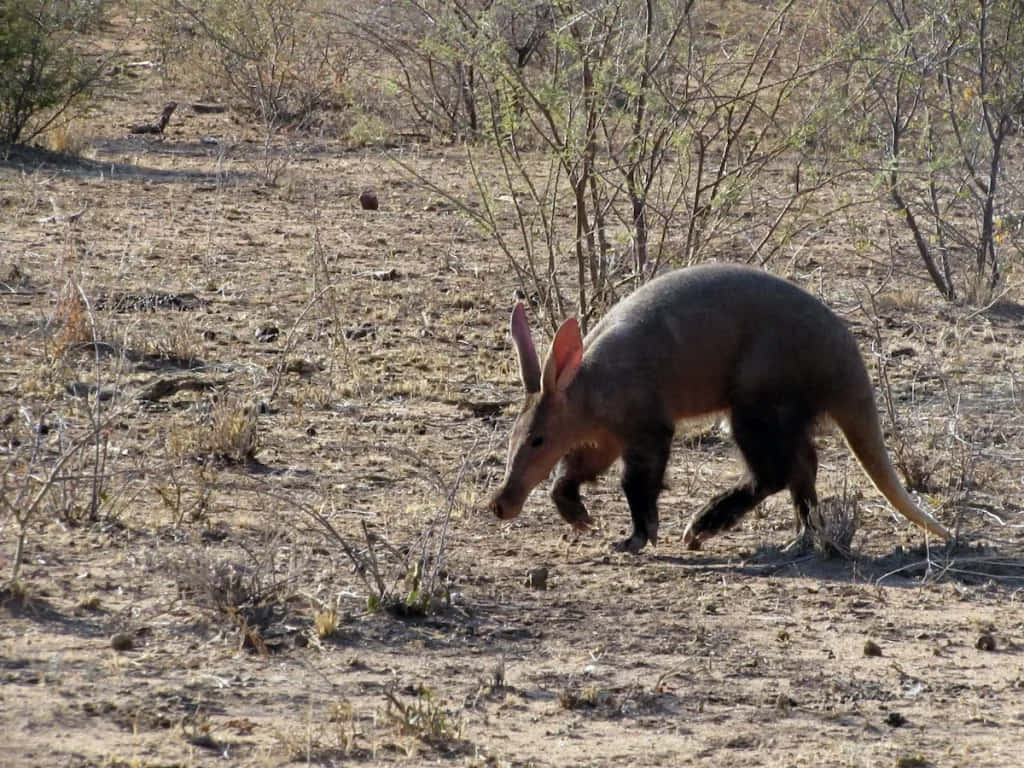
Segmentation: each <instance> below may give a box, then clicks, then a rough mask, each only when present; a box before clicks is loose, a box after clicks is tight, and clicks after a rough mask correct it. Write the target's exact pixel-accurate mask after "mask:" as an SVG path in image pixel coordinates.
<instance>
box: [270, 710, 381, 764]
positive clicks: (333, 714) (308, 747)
mask: <svg viewBox="0 0 1024 768" xmlns="http://www.w3.org/2000/svg"><path fill="white" fill-rule="evenodd" d="M319 714H320V713H317V712H315V711H314V709H313V708H312V707H310V710H309V713H308V717H307V722H306V728H305V730H303V729H301V728H290V729H287V730H281V731H279V732H278V733H277V739H278V741H279V742H280V744H281V745H282V746H283V747H284V750H285V753H286V754H287V756H288V758H289V760H290V761H294V762H303V761H304V762H305V763H306V764H307V765H310V764H318V765H330V764H333V763H334V762H336V761H337V760H339V759H344V758H350V759H351V758H355V759H366V758H369V757H371V756H372V754H373V751H372V750H371V749H370V748H368V747H366V746H364V745H363V742H364V740H365V739H366V734H365V733H364V731H363V729H362V727H361V725H360V722H359V717H358V715H357V713H356V710H355V707H354V706H353V705H352V702H351V701H349V700H348V699H340V700H338V701H332V702H330V704H328V705H327V708H326V713H325V714H326V717H321V716H318V715H319Z"/></svg>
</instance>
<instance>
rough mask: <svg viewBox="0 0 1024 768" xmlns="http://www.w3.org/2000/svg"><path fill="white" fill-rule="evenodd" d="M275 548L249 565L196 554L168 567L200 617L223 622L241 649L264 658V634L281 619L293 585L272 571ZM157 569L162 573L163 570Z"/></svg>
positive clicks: (250, 553)
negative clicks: (202, 614)
mask: <svg viewBox="0 0 1024 768" xmlns="http://www.w3.org/2000/svg"><path fill="white" fill-rule="evenodd" d="M275 549H276V548H275V547H274V546H273V542H271V543H269V544H268V545H267V546H266V547H264V550H263V551H262V552H254V551H247V552H246V554H247V555H248V558H249V559H248V561H243V560H239V559H235V558H228V557H214V556H212V555H210V554H209V553H207V552H202V551H201V552H196V553H192V554H190V555H188V556H186V557H185V559H183V560H181V561H178V562H176V563H173V564H172V565H171V569H172V574H173V578H174V581H175V583H176V584H177V587H178V592H179V593H180V594H181V595H182V596H184V597H187V598H188V599H190V600H191V601H192V602H193V603H194V604H195V605H197V606H199V607H200V608H201V609H203V610H204V611H206V612H208V613H210V614H212V615H214V616H216V617H220V618H226V619H228V620H229V621H230V623H231V624H232V625H233V626H234V627H235V628H236V629H237V630H238V632H239V645H240V647H243V648H246V649H248V650H251V651H256V652H258V653H261V654H264V655H265V654H266V653H267V652H268V648H267V643H266V641H265V639H264V635H265V632H266V630H267V629H268V628H269V627H270V626H271V625H272V624H274V623H275V622H278V621H280V619H281V618H282V617H283V616H284V613H285V609H284V606H283V605H282V603H283V601H284V598H285V594H286V591H287V590H288V589H289V586H290V584H291V579H289V578H288V577H287V575H281V574H279V573H277V572H276V570H275V568H274V552H275ZM161 567H166V565H165V564H161Z"/></svg>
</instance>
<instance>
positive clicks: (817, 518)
mask: <svg viewBox="0 0 1024 768" xmlns="http://www.w3.org/2000/svg"><path fill="white" fill-rule="evenodd" d="M860 500H861V496H860V494H859V493H849V492H848V491H847V489H846V488H845V486H844V488H843V493H842V494H841V495H840V496H837V497H833V498H829V499H822V501H821V503H820V504H818V505H817V506H816V507H812V508H811V519H810V521H809V525H808V530H807V533H808V534H809V535H810V537H811V542H812V543H813V545H814V549H815V550H816V551H817V552H819V553H820V554H821V555H822V556H823V557H826V558H829V557H841V558H844V559H849V558H851V557H853V549H852V546H851V545H852V543H853V536H854V534H855V533H856V532H857V527H858V526H859V525H860Z"/></svg>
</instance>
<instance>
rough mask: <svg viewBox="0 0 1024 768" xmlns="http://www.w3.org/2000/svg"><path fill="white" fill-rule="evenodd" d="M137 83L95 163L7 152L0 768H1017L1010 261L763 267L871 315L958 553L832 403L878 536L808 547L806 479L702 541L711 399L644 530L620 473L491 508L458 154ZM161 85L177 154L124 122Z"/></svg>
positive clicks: (69, 141)
mask: <svg viewBox="0 0 1024 768" xmlns="http://www.w3.org/2000/svg"><path fill="white" fill-rule="evenodd" d="M150 42H151V41H148V40H147V39H146V38H145V37H142V38H138V39H137V40H136V42H135V43H133V47H130V48H129V49H128V50H127V51H126V53H125V54H124V59H125V60H126V61H128V60H133V61H134V60H138V59H141V58H146V57H147V55H148V53H150V49H149V48H148V47H147V46H148V45H150ZM139 72H140V74H137V76H135V77H133V79H131V80H130V81H129V84H128V85H127V86H123V87H122V91H121V92H120V95H119V96H118V97H117V98H109V99H107V100H105V101H103V102H102V103H100V104H98V105H97V106H96V107H95V109H94V110H93V111H92V112H91V113H90V114H89V116H88V117H86V118H81V119H79V120H77V121H76V122H75V123H73V124H72V126H71V128H67V127H65V128H63V129H62V130H63V131H65V133H63V134H61V135H60V137H59V139H58V141H59V142H60V143H61V144H62V145H63V148H67V147H68V146H69V145H73V146H74V148H76V149H78V150H79V151H80V154H79V155H77V156H70V155H66V154H58V153H51V152H49V151H46V150H42V149H31V150H30V149H25V148H16V149H13V150H12V151H10V152H9V154H8V155H7V159H6V160H5V161H4V162H2V163H0V270H2V272H0V425H2V426H0V437H2V445H0V462H2V466H0V472H2V473H3V475H2V477H3V484H2V486H0V493H2V494H3V498H4V500H5V502H6V504H5V508H4V510H3V513H4V518H3V519H2V520H0V570H2V574H3V579H4V580H5V581H6V579H7V578H8V576H9V574H10V570H11V567H12V564H13V561H14V558H15V552H16V547H17V543H18V539H19V533H22V532H23V533H24V537H23V541H24V553H23V559H24V564H23V566H22V568H21V572H20V574H19V576H18V581H17V584H12V585H11V586H9V587H8V588H7V589H6V590H5V592H4V593H3V595H2V603H3V604H2V607H0V733H2V734H3V738H2V739H0V764H3V765H7V766H35V765H61V766H92V765H104V766H129V765H130V766H157V765H161V766H166V765H182V766H184V765H245V766H269V765H274V766H277V765H289V764H296V765H297V764H312V765H339V764H346V763H350V764H361V765H377V764H386V765H420V764H425V763H426V764H450V765H494V766H506V765H508V766H534V765H536V766H563V765H581V766H582V765H586V766H605V765H643V766H665V765H715V766H902V767H903V768H909V767H910V766H942V767H943V768H945V767H946V766H965V767H967V766H971V767H972V768H974V767H976V766H991V767H993V768H995V767H1004V766H1015V765H1019V764H1020V755H1021V754H1022V753H1024V695H1022V694H1024V608H1022V595H1024V591H1022V590H1021V588H1022V587H1024V502H1022V498H1024V496H1022V494H1024V415H1022V414H1024V410H1022V405H1021V400H1020V397H1021V394H1020V386H1021V380H1022V376H1021V372H1022V371H1024V343H1022V342H1024V305H1022V303H1021V302H1022V301H1024V297H1022V295H1021V291H1020V287H1019V285H1016V286H1015V285H1013V284H1012V283H1011V284H1010V285H1009V288H1008V291H1007V292H1006V293H1005V294H1004V295H1003V297H1002V299H1001V300H1000V302H999V303H998V304H996V305H994V306H991V307H987V308H983V309H978V308H971V307H959V306H954V305H950V304H948V303H944V302H943V301H941V300H940V299H939V298H938V296H937V294H936V292H935V289H934V287H933V286H931V284H930V283H929V282H928V280H927V278H926V276H925V275H923V272H922V268H921V267H920V265H919V263H918V260H917V257H916V254H915V252H914V251H913V250H912V247H911V246H909V245H908V244H907V243H905V242H904V243H899V244H897V246H895V247H894V248H893V249H892V258H891V259H889V260H880V259H877V258H866V257H865V256H864V255H863V254H862V253H861V252H860V251H859V249H858V247H857V246H856V244H854V243H853V242H851V237H850V234H849V231H848V230H846V229H844V224H845V219H840V218H839V217H836V219H835V220H834V221H833V222H832V226H821V227H820V229H819V230H818V233H817V235H816V236H815V237H814V238H813V239H811V240H809V241H808V242H804V243H801V245H800V247H794V249H793V250H792V252H789V253H786V255H785V256H779V257H778V258H776V259H775V260H774V261H773V262H772V263H771V264H770V265H769V266H770V267H771V268H772V269H773V270H774V271H776V272H778V273H781V274H785V275H786V276H787V277H789V278H790V279H793V280H794V281H796V282H797V283H799V284H801V285H803V286H805V287H806V288H808V289H809V290H811V291H812V292H814V293H815V294H816V295H819V296H821V297H822V298H823V300H825V301H826V302H827V303H829V304H830V305H831V306H833V307H834V308H836V309H837V310H838V311H839V312H840V313H841V314H842V315H843V316H844V317H845V318H846V319H847V320H848V322H849V323H850V325H851V327H852V328H853V330H854V332H855V334H856V335H857V337H858V339H859V341H860V342H861V346H862V349H863V351H864V353H865V357H866V358H867V359H868V361H869V366H870V367H871V369H872V371H873V372H874V374H875V375H876V378H877V380H878V382H879V385H880V386H879V408H880V410H882V411H883V413H884V414H889V415H887V416H886V421H887V430H888V434H887V437H888V442H889V445H890V448H891V450H892V452H893V454H894V458H895V459H896V461H897V463H898V464H899V465H900V468H901V470H903V472H904V476H905V477H907V478H908V480H909V481H910V482H912V483H913V484H914V485H915V486H916V490H918V491H919V492H921V495H922V498H923V500H924V502H925V503H927V504H929V505H930V506H931V507H933V508H935V509H936V510H937V512H936V514H937V516H938V517H940V519H941V520H942V521H943V522H944V523H946V524H947V525H949V526H950V527H955V528H956V529H957V531H958V533H959V535H960V537H961V539H960V543H959V545H958V546H955V547H951V548H943V549H935V548H931V549H929V548H928V546H927V543H928V542H926V541H925V538H924V536H923V534H922V533H921V531H919V530H917V529H915V528H913V527H911V526H908V525H907V523H906V521H905V520H903V519H902V518H900V517H898V516H896V515H894V513H893V512H892V511H891V509H890V508H889V507H888V506H887V505H885V503H884V502H883V501H881V500H880V498H879V497H878V496H877V494H875V493H874V491H873V490H872V489H870V487H869V484H868V481H867V480H866V479H865V478H864V476H863V474H862V473H861V472H860V470H859V469H858V468H857V465H856V463H855V462H854V461H853V460H852V459H851V458H850V457H849V454H848V452H847V451H846V449H845V447H844V446H843V445H842V442H841V440H839V439H838V438H837V437H836V436H835V435H834V434H832V433H830V432H828V431H826V433H825V434H824V435H823V437H822V439H821V441H820V445H821V446H822V470H821V473H820V481H819V493H820V495H821V496H822V497H823V498H825V499H827V503H826V504H824V505H823V508H824V509H825V514H826V516H831V518H832V519H835V518H844V517H850V516H852V515H853V512H851V510H853V509H855V508H856V509H857V510H859V513H858V516H859V525H858V527H857V528H856V531H855V533H854V535H853V539H852V542H851V552H849V553H847V555H846V556H832V557H829V556H828V555H827V554H824V553H823V551H822V549H824V548H818V549H816V550H814V551H811V552H803V553H790V552H784V551H783V550H782V547H783V546H784V545H785V544H786V543H787V542H788V541H789V539H790V538H791V536H792V531H791V526H792V522H791V519H792V515H791V512H790V511H789V509H788V505H787V503H786V500H785V499H784V498H783V496H784V494H783V495H780V496H779V497H778V498H774V499H772V500H770V501H768V502H767V503H766V504H764V505H763V507H762V508H761V509H759V510H758V511H757V512H756V513H755V514H751V515H750V516H749V517H748V518H747V519H746V520H745V521H744V522H743V525H742V526H741V527H740V529H738V530H736V531H734V532H731V533H729V534H726V535H723V536H721V537H720V538H717V539H715V540H714V541H712V542H711V543H709V545H708V546H707V547H706V549H705V551H703V552H700V553H691V552H687V551H685V550H684V549H683V548H682V546H681V543H680V536H681V533H682V530H683V527H684V526H685V523H686V520H687V519H688V516H689V514H691V513H692V512H693V511H694V510H695V509H696V508H698V507H699V506H700V505H701V504H702V503H703V502H704V501H705V500H706V499H707V498H708V497H710V496H711V495H713V494H714V493H716V492H717V491H719V490H721V489H723V488H724V487H726V486H728V485H729V484H731V482H733V481H734V478H735V476H736V474H737V473H738V472H739V466H738V462H737V461H736V459H735V456H734V454H733V452H732V449H731V447H730V445H729V442H728V440H727V438H726V437H725V436H724V435H722V434H721V433H720V432H719V430H718V429H717V427H716V426H715V425H714V424H712V423H710V422H709V423H706V424H699V425H692V426H689V427H686V428H683V429H681V430H680V434H679V438H678V440H677V443H676V445H675V449H674V457H673V460H672V462H671V465H670V471H669V476H668V478H667V480H668V484H669V488H668V489H667V491H666V492H665V493H664V494H663V496H662V502H661V509H662V528H661V530H662V539H661V541H660V543H659V545H658V547H657V548H654V549H648V550H647V551H645V552H644V553H642V554H641V555H639V556H629V555H618V554H610V553H609V548H608V545H609V543H610V542H611V541H614V540H616V539H619V538H621V537H622V536H623V535H624V534H625V533H626V532H627V529H628V525H629V515H628V512H627V509H626V505H625V501H624V499H623V497H622V495H621V493H620V492H619V490H618V488H617V480H616V478H615V473H614V472H613V473H609V476H608V477H606V478H604V479H603V480H602V481H601V482H600V483H598V484H597V485H596V486H595V487H594V488H592V489H590V490H589V491H588V499H589V500H590V507H591V511H592V512H593V514H594V515H595V517H596V518H597V521H598V528H597V529H596V530H595V531H593V532H592V533H590V534H588V535H585V536H582V537H575V536H572V535H571V534H570V533H569V531H568V530H567V528H566V526H565V525H564V524H563V523H562V522H561V521H560V520H559V519H558V518H557V515H556V514H555V512H554V510H553V509H552V507H551V505H550V504H549V503H548V502H547V500H546V496H545V493H544V492H543V491H544V490H545V489H544V488H542V489H539V490H538V492H537V493H535V494H534V496H533V497H531V500H530V501H529V503H528V504H527V507H526V509H525V511H524V513H523V515H522V516H521V517H520V518H518V519H516V520H514V521H512V522H509V523H505V524H499V523H498V521H496V520H494V519H493V518H491V517H490V516H489V515H487V514H486V513H484V512H482V511H480V508H481V502H482V500H483V499H485V498H486V495H487V493H488V491H489V489H490V488H493V486H494V485H495V484H496V482H497V481H498V479H499V477H500V474H501V473H502V471H503V463H504V438H505V431H506V429H507V427H508V425H509V423H510V421H511V418H512V417H513V415H514V413H515V403H516V401H517V399H518V397H519V387H518V386H517V380H518V379H517V372H516V368H515V363H514V359H513V355H512V352H511V348H510V343H509V339H508V338H507V333H506V321H507V313H508V310H509V307H510V304H511V298H512V296H513V292H514V291H515V289H516V288H518V287H520V286H519V283H518V282H517V281H516V279H515V275H514V274H512V272H511V270H510V269H509V264H508V261H507V260H506V258H505V257H504V256H503V255H502V254H501V253H500V251H499V250H498V249H496V248H495V247H494V244H493V242H492V241H491V240H490V239H488V238H486V237H484V236H483V235H481V234H480V233H479V231H478V230H477V229H476V228H474V227H473V226H471V225H470V224H467V222H466V220H465V219H464V218H462V217H461V216H460V215H459V213H458V211H456V210H455V209H453V207H452V205H451V204H450V203H449V202H448V200H446V199H445V197H444V196H443V195H441V194H439V192H438V190H442V191H447V192H448V193H449V194H451V195H452V196H455V197H459V198H468V197H471V196H472V190H471V185H470V184H469V181H468V171H467V166H466V163H465V158H466V153H465V151H464V149H463V148H461V147H460V146H458V145H449V144H444V143H440V142H436V143H432V142H429V141H424V140H422V139H420V138H417V139H409V138H408V137H406V138H405V139H402V138H401V137H392V138H393V142H392V143H391V144H390V146H389V147H388V148H383V147H381V146H370V147H366V148H358V147H355V146H354V144H356V143H358V142H353V141H352V140H351V134H349V138H344V137H338V138H329V137H317V136H315V135H312V134H310V133H309V132H302V133H295V134H287V135H286V134H285V133H281V134H279V135H275V136H274V137H273V139H274V141H273V144H272V146H271V151H272V154H271V155H270V160H271V161H279V163H280V165H279V166H275V167H276V168H277V170H279V171H280V173H278V174H276V175H277V183H276V185H268V184H266V183H265V182H266V178H267V175H266V173H265V170H266V167H267V162H268V155H267V153H266V150H265V146H264V143H263V141H264V138H265V137H264V136H263V135H262V134H261V132H260V128H259V126H257V125H253V124H252V123H251V122H249V121H247V119H246V118H244V117H242V116H240V115H239V114H238V112H237V111H235V110H232V111H229V112H227V113H220V114H198V113H196V112H195V111H194V110H192V109H191V108H189V107H188V106H187V105H188V104H189V103H192V102H194V101H199V100H201V99H205V98H207V94H206V93H204V92H202V91H201V90H200V89H199V86H198V85H195V84H194V83H191V84H190V82H189V81H188V79H187V78H185V79H182V80H174V79H169V78H163V77H161V76H160V74H158V72H157V71H150V70H146V69H140V70H139ZM190 89H191V90H190ZM170 100H177V101H179V102H180V103H181V105H182V106H180V107H179V109H178V111H177V112H176V113H175V115H174V118H173V119H172V121H171V125H170V126H169V128H168V130H167V133H166V136H165V137H164V138H163V139H162V140H159V139H156V138H153V137H145V136H129V135H128V133H127V125H128V124H129V123H133V122H143V121H146V120H151V119H153V118H154V117H155V116H156V115H158V114H159V112H160V109H161V108H162V106H163V105H164V104H165V103H166V102H167V101H170ZM68 130H70V131H71V135H70V136H69V135H68V134H67V131H68ZM210 136H212V137H217V143H207V142H204V141H203V137H210ZM481 156H482V157H483V158H484V161H485V162H486V155H485V154H481V155H478V161H479V158H480V157H481ZM396 158H397V159H400V160H401V163H402V164H401V165H400V164H398V163H396V162H395V160H396ZM485 167H486V166H485ZM542 167H543V166H542V164H541V163H540V162H539V161H538V168H542ZM410 168H411V169H413V170H414V171H415V173H416V174H417V175H418V176H419V177H421V178H427V179H429V180H430V181H431V183H432V185H433V186H434V188H433V189H427V188H425V187H424V186H422V185H421V184H418V183H416V182H415V181H414V180H412V179H411V177H410V175H409V172H408V169H410ZM490 172H493V173H495V174H497V171H496V170H494V169H491V171H490ZM777 176H778V178H779V179H780V180H781V179H784V178H785V176H786V173H785V170H784V169H783V168H779V169H777ZM781 183H783V182H781V181H780V184H781ZM863 183H865V184H866V183H867V181H864V182H863ZM367 188H372V189H374V190H376V193H377V195H378V198H379V201H380V207H379V210H376V211H367V210H363V209H362V208H361V207H360V204H359V196H360V193H361V192H362V191H363V190H364V189H367ZM80 211H81V212H82V213H81V215H80V216H78V217H74V218H72V219H70V220H68V218H67V214H74V213H78V212H80ZM858 211H859V212H858V214H857V215H858V216H860V217H861V220H860V221H859V222H858V223H857V227H858V231H863V232H871V233H874V234H876V235H877V236H878V238H879V240H884V239H885V238H886V237H887V236H888V235H887V233H888V232H891V231H892V230H891V229H889V228H887V225H886V224H885V221H886V218H885V217H886V215H887V213H886V212H885V211H883V210H882V209H879V208H874V209H872V208H870V207H861V208H859V209H858ZM504 215H505V216H507V218H508V223H509V227H510V228H511V227H513V226H514V220H513V217H512V214H511V212H510V211H506V212H505V214H504ZM565 215H566V218H567V219H568V218H570V217H571V214H569V213H566V214H565ZM566 226H568V223H567V225H566ZM733 255H735V254H730V253H723V254H722V255H721V256H722V258H730V257H732V256H733ZM571 269H572V267H571V265H569V264H566V265H565V270H566V273H567V274H568V273H571ZM1018 279H1019V277H1018ZM537 326H538V328H537V331H536V332H537V333H538V334H540V333H542V332H543V331H542V330H541V328H540V327H539V326H540V323H539V322H538V323H537ZM883 373H884V375H883ZM887 400H888V401H889V402H891V413H890V411H889V409H888V408H887V406H886V403H887ZM893 416H895V422H893V418H892V417H893ZM36 494H38V504H37V506H35V507H32V509H33V512H32V514H31V516H30V517H28V518H27V519H23V518H22V516H23V515H24V512H25V510H27V509H29V504H30V502H31V501H32V500H33V498H35V495H36ZM22 519H23V523H24V525H22V524H21V523H20V522H19V520H22ZM930 543H931V544H932V545H933V546H934V545H935V542H930ZM540 587H544V588H540Z"/></svg>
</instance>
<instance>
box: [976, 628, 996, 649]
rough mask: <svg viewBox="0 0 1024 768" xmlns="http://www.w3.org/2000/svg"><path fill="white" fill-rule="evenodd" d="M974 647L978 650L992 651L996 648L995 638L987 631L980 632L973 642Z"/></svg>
mask: <svg viewBox="0 0 1024 768" xmlns="http://www.w3.org/2000/svg"><path fill="white" fill-rule="evenodd" d="M974 647H975V648H977V649H978V650H979V651H994V650H995V649H996V639H995V638H994V637H992V635H990V634H989V633H988V632H982V633H981V634H980V635H978V639H977V640H976V641H975V642H974Z"/></svg>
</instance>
